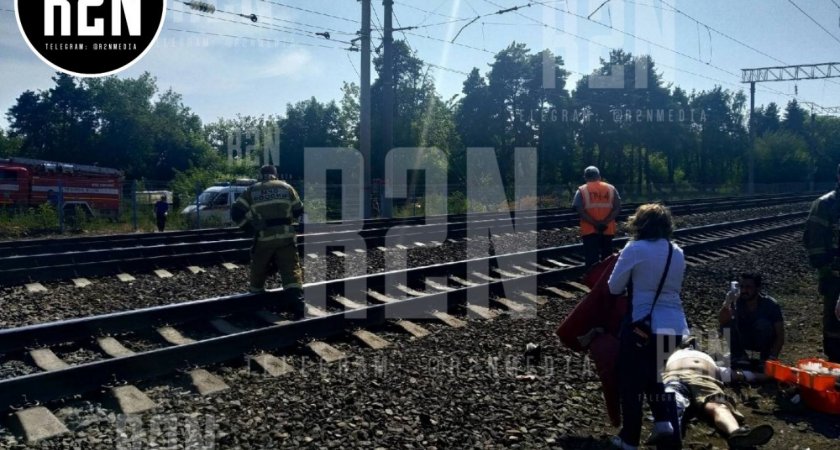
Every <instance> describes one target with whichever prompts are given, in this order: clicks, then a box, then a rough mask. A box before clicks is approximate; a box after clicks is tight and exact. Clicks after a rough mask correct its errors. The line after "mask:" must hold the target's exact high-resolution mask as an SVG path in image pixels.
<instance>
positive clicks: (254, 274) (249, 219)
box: [230, 165, 304, 318]
mask: <svg viewBox="0 0 840 450" xmlns="http://www.w3.org/2000/svg"><path fill="white" fill-rule="evenodd" d="M260 176H261V180H260V182H259V183H256V184H254V185H252V186H251V187H249V188H248V189H247V190H246V191H245V192H244V193H243V194H242V195H240V196H239V198H238V199H237V200H236V202H235V203H234V204H233V206H232V207H231V212H230V217H231V220H233V222H234V223H235V224H236V225H237V226H238V227H240V228H243V229H245V230H246V231H249V232H251V233H253V234H254V245H253V247H252V248H251V274H250V283H251V286H250V291H251V292H255V293H256V292H264V291H265V280H266V278H267V277H268V274H269V272H270V267H271V266H272V265H276V267H277V269H278V271H279V272H280V278H281V281H282V283H283V290H284V291H290V294H289V295H290V296H291V298H292V299H293V301H294V306H293V313H294V315H295V318H302V317H303V315H304V303H303V300H304V299H303V269H302V268H301V265H300V258H299V257H298V253H297V233H296V231H295V227H294V224H295V222H298V221H299V220H300V217H301V215H302V214H303V203H302V202H301V201H300V197H299V196H298V193H297V191H295V189H294V188H293V187H292V186H291V185H289V184H287V183H285V182H283V181H280V180H278V179H277V168H276V167H274V166H271V165H266V166H262V168H261V169H260Z"/></svg>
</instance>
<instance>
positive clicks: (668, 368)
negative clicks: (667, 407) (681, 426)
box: [662, 349, 773, 448]
mask: <svg viewBox="0 0 840 450" xmlns="http://www.w3.org/2000/svg"><path fill="white" fill-rule="evenodd" d="M763 379H765V376H764V375H763V374H755V373H752V372H749V371H734V370H732V369H730V368H728V367H720V366H718V365H717V364H716V363H715V361H714V360H713V359H712V357H711V356H709V355H707V354H706V353H703V352H701V351H698V350H691V349H684V350H678V351H676V352H674V353H673V354H672V355H671V357H670V358H668V362H667V364H666V365H665V370H664V372H663V373H662V381H663V382H664V383H665V391H666V392H673V393H674V395H675V396H676V398H677V409H678V411H677V412H678V415H679V417H680V423H682V421H683V415H684V414H685V412H686V409H688V408H690V409H692V410H693V411H694V412H695V413H696V414H698V415H699V416H701V417H704V418H707V419H709V420H711V421H713V422H714V425H715V428H717V430H718V431H720V432H721V433H723V435H724V436H726V438H727V443H728V444H729V447H730V448H749V447H754V446H757V445H764V444H766V443H767V442H769V441H770V439H771V438H772V437H773V428H772V427H771V426H770V425H759V426H757V427H755V428H750V427H748V426H742V425H741V424H742V423H743V422H744V416H743V415H741V413H739V412H738V410H737V409H736V408H735V400H734V399H733V398H732V397H731V396H729V395H727V394H726V393H725V392H724V391H723V386H724V383H730V382H732V381H746V382H755V381H762V380H763Z"/></svg>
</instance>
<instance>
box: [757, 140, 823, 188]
mask: <svg viewBox="0 0 840 450" xmlns="http://www.w3.org/2000/svg"><path fill="white" fill-rule="evenodd" d="M755 153H756V154H755V162H756V165H755V169H756V170H755V181H756V183H791V182H805V181H808V180H809V179H810V177H811V172H812V170H813V169H812V164H811V155H810V154H809V152H808V145H807V143H806V142H805V139H803V138H802V137H801V136H798V135H796V134H794V133H791V132H789V131H777V132H772V133H767V134H765V135H764V136H762V137H760V138H758V139H756V143H755Z"/></svg>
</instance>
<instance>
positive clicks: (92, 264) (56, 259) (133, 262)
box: [0, 196, 803, 285]
mask: <svg viewBox="0 0 840 450" xmlns="http://www.w3.org/2000/svg"><path fill="white" fill-rule="evenodd" d="M801 201H803V197H801V196H793V197H791V196H788V197H776V198H761V199H759V200H745V201H741V202H732V201H723V202H721V201H716V202H707V203H694V204H681V205H678V206H674V207H672V210H673V212H674V213H675V214H681V215H687V214H698V213H707V212H713V211H722V210H723V211H726V210H732V209H742V208H747V207H766V206H770V205H774V204H776V205H778V204H784V203H791V202H794V203H795V202H801ZM478 216H481V215H478ZM496 216H498V213H494V216H493V217H496ZM476 219H477V218H473V217H471V218H470V221H469V222H464V221H460V222H459V221H455V222H437V223H433V220H432V219H429V223H427V224H426V225H414V226H410V227H405V228H402V229H401V230H399V231H396V230H394V229H392V228H389V227H388V228H385V227H382V228H371V229H365V230H362V231H358V232H356V231H354V232H329V233H308V234H305V235H302V236H300V237H299V241H300V243H299V253H300V254H301V256H304V253H306V251H307V250H306V249H307V248H309V249H324V248H328V247H341V248H343V250H344V252H349V251H353V250H355V251H358V252H364V251H367V250H368V249H375V248H385V247H383V246H384V245H389V246H394V247H397V248H407V247H406V246H425V245H427V243H428V245H435V244H434V242H433V241H434V240H435V239H437V238H441V239H442V236H445V237H446V239H453V240H457V239H465V238H467V235H468V234H469V233H470V230H472V229H475V228H476V227H487V228H491V229H492V228H496V227H505V226H509V224H510V222H509V221H510V216H509V215H506V217H505V218H498V217H496V218H493V219H485V220H476ZM578 221H579V218H578V216H577V214H576V213H568V212H564V213H556V214H553V215H546V214H545V213H543V212H541V213H540V214H538V215H534V214H533V212H530V211H529V212H526V214H524V216H523V215H520V217H518V218H517V219H516V222H515V225H516V227H517V228H520V227H521V228H522V229H532V230H535V231H544V230H556V229H560V228H571V227H576V226H577V224H578ZM389 232H390V237H389ZM163 234H167V233H163ZM173 236H174V237H173V239H168V240H164V241H156V240H154V239H153V238H149V239H146V240H140V241H138V242H141V243H142V245H137V246H132V245H130V244H131V242H132V241H130V240H126V239H125V238H124V237H116V238H114V239H115V242H114V243H113V244H108V243H107V241H97V242H96V243H93V242H89V243H87V244H86V245H90V246H91V247H89V248H88V247H84V248H85V250H82V247H77V248H76V251H66V250H67V249H68V248H71V247H68V246H67V244H66V243H65V242H63V240H58V241H55V240H53V241H51V242H53V244H38V245H35V246H32V245H30V246H28V247H24V248H23V249H22V250H18V251H17V252H18V253H21V255H19V256H7V257H5V258H0V284H5V285H11V284H23V283H33V282H45V281H53V280H59V279H71V278H85V277H96V276H104V275H112V274H116V273H120V272H125V273H128V272H149V271H152V270H156V269H167V268H173V267H184V266H192V265H200V264H218V263H224V262H234V263H244V262H247V261H248V258H249V249H250V246H251V239H248V238H246V237H243V235H242V234H241V233H238V231H237V230H233V229H226V230H215V231H213V232H210V231H206V232H204V233H203V234H196V235H189V234H186V235H184V234H182V233H181V232H175V233H173ZM84 239H89V238H84ZM24 245H26V244H24ZM50 245H54V246H56V249H52V248H53V247H50ZM401 246H402V247H401ZM35 249H40V250H35ZM47 249H51V250H49V252H48V253H43V252H46V251H47ZM36 251H40V252H42V253H34V254H33V253H31V252H36ZM310 254H312V255H315V254H314V253H310ZM316 257H317V255H316Z"/></svg>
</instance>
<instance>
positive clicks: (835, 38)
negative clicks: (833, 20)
mask: <svg viewBox="0 0 840 450" xmlns="http://www.w3.org/2000/svg"><path fill="white" fill-rule="evenodd" d="M788 1H789V2H790V4H791V5H793V6H795V7H796V9H798V10H799V12H801V13H802V14H805V17H807V18H809V19H811V22H814V23H815V24H816V25H817V26H818V27H820V28H822V30H823V31H825V32H826V33H827V34H828V35H829V36H831V37H832V38H833V39H834V40H835V41H837V42H838V43H840V39H837V36H835V35H833V34H831V32H830V31H828V30H827V29H826V28H825V27H824V26H822V24H820V23H819V22H817V21H816V20H814V18H813V17H811V15H810V14H808V13H807V12H805V10H804V9H802V8H800V7H799V5H797V4H796V3H794V2H793V0H788Z"/></svg>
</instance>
